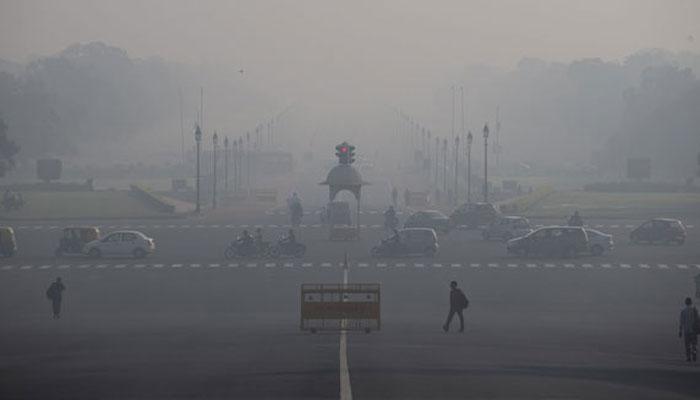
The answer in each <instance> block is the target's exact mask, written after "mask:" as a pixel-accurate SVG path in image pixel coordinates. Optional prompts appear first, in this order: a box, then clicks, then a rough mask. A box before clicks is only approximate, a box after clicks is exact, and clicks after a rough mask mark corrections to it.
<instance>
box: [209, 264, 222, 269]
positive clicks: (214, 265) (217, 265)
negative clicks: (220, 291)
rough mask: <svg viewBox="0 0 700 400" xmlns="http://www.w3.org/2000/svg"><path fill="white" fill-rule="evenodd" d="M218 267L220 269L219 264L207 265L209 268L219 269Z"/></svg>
mask: <svg viewBox="0 0 700 400" xmlns="http://www.w3.org/2000/svg"><path fill="white" fill-rule="evenodd" d="M219 267H221V264H216V263H214V264H209V268H219Z"/></svg>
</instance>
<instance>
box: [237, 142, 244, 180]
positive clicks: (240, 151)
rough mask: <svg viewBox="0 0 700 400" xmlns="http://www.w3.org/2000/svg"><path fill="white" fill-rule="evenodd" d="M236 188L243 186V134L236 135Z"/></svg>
mask: <svg viewBox="0 0 700 400" xmlns="http://www.w3.org/2000/svg"><path fill="white" fill-rule="evenodd" d="M237 158H238V178H237V179H236V180H237V181H238V189H239V190H240V189H242V188H243V136H239V137H238V157H237Z"/></svg>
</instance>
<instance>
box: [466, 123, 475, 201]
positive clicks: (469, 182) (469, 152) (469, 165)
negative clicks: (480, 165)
mask: <svg viewBox="0 0 700 400" xmlns="http://www.w3.org/2000/svg"><path fill="white" fill-rule="evenodd" d="M473 140H474V136H473V135H472V131H469V134H467V204H470V203H471V202H472V141H473Z"/></svg>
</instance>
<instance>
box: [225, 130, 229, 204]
mask: <svg viewBox="0 0 700 400" xmlns="http://www.w3.org/2000/svg"><path fill="white" fill-rule="evenodd" d="M228 152H229V147H228V136H226V137H225V138H224V193H228V156H229V154H228Z"/></svg>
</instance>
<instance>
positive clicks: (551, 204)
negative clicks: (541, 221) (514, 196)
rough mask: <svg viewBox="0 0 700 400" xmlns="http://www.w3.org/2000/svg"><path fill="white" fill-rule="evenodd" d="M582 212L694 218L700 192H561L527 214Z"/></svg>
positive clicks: (699, 209)
mask: <svg viewBox="0 0 700 400" xmlns="http://www.w3.org/2000/svg"><path fill="white" fill-rule="evenodd" d="M575 210H578V211H580V212H581V213H582V214H583V217H584V218H590V217H598V218H647V217H656V216H670V217H674V216H677V217H691V216H698V215H700V193H596V192H584V191H566V192H564V191H561V192H560V191H557V192H554V193H552V194H550V195H549V196H547V197H545V198H544V199H543V200H542V201H541V202H539V203H538V204H536V205H534V206H533V207H531V208H530V209H529V210H528V211H527V212H526V214H527V215H531V216H541V217H561V218H564V217H566V216H568V215H571V214H572V213H573V212H574V211H575Z"/></svg>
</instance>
